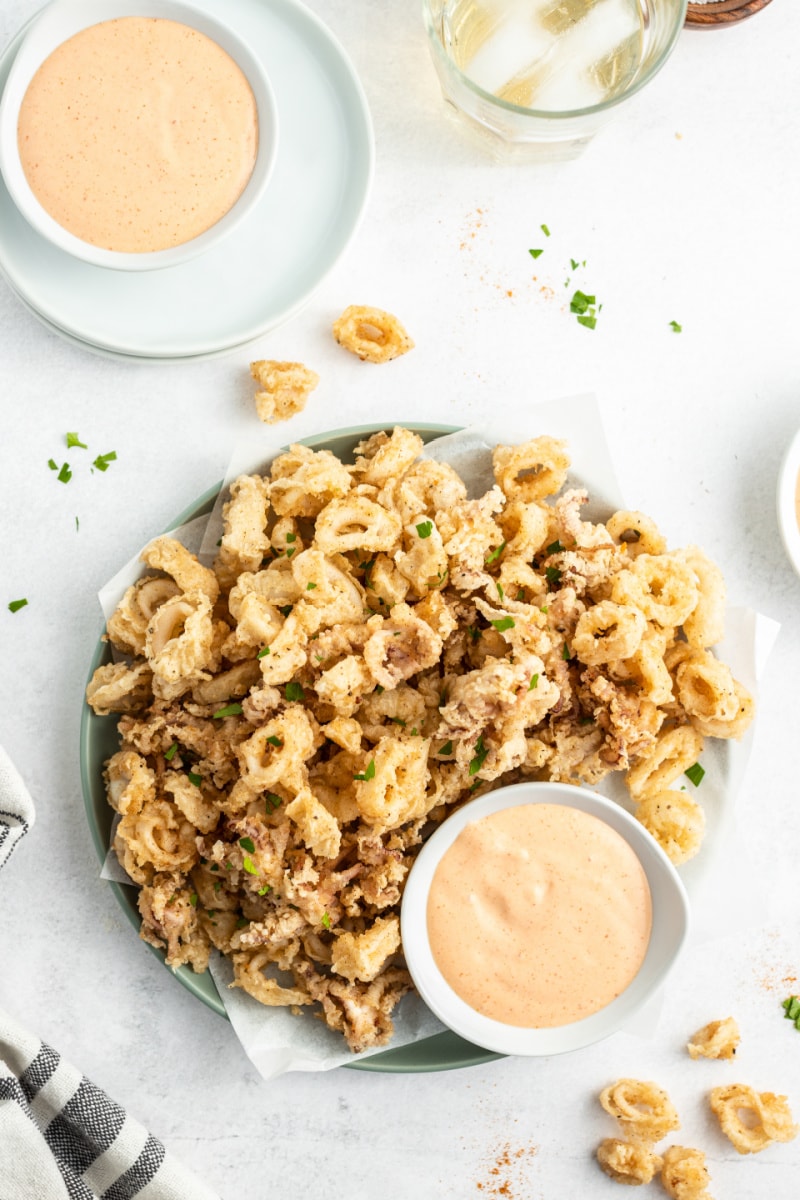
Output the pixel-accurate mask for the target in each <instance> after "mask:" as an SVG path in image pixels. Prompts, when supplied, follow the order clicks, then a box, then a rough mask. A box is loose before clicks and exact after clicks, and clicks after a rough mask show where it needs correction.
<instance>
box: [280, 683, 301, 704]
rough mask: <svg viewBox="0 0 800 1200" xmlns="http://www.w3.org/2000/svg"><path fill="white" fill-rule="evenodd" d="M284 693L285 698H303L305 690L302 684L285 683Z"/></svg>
mask: <svg viewBox="0 0 800 1200" xmlns="http://www.w3.org/2000/svg"><path fill="white" fill-rule="evenodd" d="M284 695H285V696H286V699H287V700H303V699H305V692H304V691H303V685H302V684H301V683H287V685H286V690H285V692H284Z"/></svg>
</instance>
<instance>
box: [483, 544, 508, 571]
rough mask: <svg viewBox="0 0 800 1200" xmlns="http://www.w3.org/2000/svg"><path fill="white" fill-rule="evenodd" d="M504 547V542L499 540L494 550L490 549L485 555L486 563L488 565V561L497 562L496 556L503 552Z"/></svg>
mask: <svg viewBox="0 0 800 1200" xmlns="http://www.w3.org/2000/svg"><path fill="white" fill-rule="evenodd" d="M505 548H506V543H505V542H501V543H500V545H499V546H498V547H497V549H496V550H490V551H489V553H488V554H487V555H486V565H487V566H488V565H489V564H490V563H493V562H497V560H498V558H499V557H500V555H501V554H502V553H503V551H504V550H505Z"/></svg>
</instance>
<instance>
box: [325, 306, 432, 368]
mask: <svg viewBox="0 0 800 1200" xmlns="http://www.w3.org/2000/svg"><path fill="white" fill-rule="evenodd" d="M333 336H334V337H335V338H336V341H337V342H338V343H339V345H340V346H343V347H344V348H345V350H349V351H350V353H351V354H355V355H357V356H358V357H359V358H360V359H361V361H362V362H373V363H384V362H389V361H390V360H391V359H393V358H398V357H399V356H400V355H401V354H406V353H407V351H409V350H413V348H414V342H413V340H412V339H411V338H410V337H409V336H408V334H407V333H406V331H405V329H404V328H403V326H402V325H401V324H400V322H399V321H398V319H397V317H395V316H394V315H393V314H392V313H389V312H385V311H384V310H383V309H382V308H370V307H368V306H367V305H365V304H351V305H349V307H348V308H346V309H345V310H344V312H343V313H342V315H341V316H340V317H339V319H338V321H334V324H333Z"/></svg>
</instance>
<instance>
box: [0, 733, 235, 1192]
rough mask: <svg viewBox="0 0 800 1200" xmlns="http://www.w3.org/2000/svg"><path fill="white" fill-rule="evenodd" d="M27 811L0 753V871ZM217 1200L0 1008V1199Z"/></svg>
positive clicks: (25, 824) (30, 813)
mask: <svg viewBox="0 0 800 1200" xmlns="http://www.w3.org/2000/svg"><path fill="white" fill-rule="evenodd" d="M33 820H34V810H33V803H32V801H31V798H30V795H29V794H28V790H27V788H26V787H25V784H24V783H23V782H22V779H21V778H20V776H19V774H18V773H17V771H16V770H15V768H14V766H13V765H12V763H11V761H10V760H9V758H8V756H7V755H6V754H5V752H4V751H3V749H2V747H0V868H2V867H3V865H4V864H5V863H6V862H7V861H8V859H9V857H10V856H11V853H12V852H13V850H14V849H15V847H16V846H17V845H18V844H19V842H20V840H21V839H22V838H23V837H24V835H25V833H26V832H27V831H28V829H30V827H31V825H32V824H33ZM134 1197H135V1198H136V1200H219V1196H218V1194H217V1193H216V1192H213V1191H211V1190H210V1189H209V1188H207V1187H206V1186H205V1185H204V1184H202V1183H200V1181H199V1180H198V1179H197V1178H196V1177H195V1176H194V1175H192V1173H191V1172H190V1171H188V1170H187V1169H186V1168H185V1167H184V1166H182V1164H181V1163H180V1162H178V1161H176V1159H175V1158H173V1157H172V1155H171V1154H170V1153H169V1152H168V1151H167V1150H165V1148H164V1146H163V1145H162V1143H161V1142H160V1141H158V1139H157V1138H154V1137H153V1136H152V1134H149V1133H148V1132H147V1130H146V1129H145V1128H144V1127H143V1126H142V1125H140V1124H139V1122H138V1121H136V1120H135V1119H134V1118H133V1117H132V1116H130V1114H129V1113H127V1112H126V1111H125V1109H124V1108H122V1107H121V1106H120V1105H119V1104H116V1103H115V1102H114V1101H113V1100H112V1099H111V1098H110V1097H109V1096H107V1095H106V1093H105V1092H104V1091H102V1090H101V1089H100V1088H99V1087H96V1086H95V1084H93V1083H92V1082H91V1081H90V1080H89V1079H87V1078H86V1076H85V1075H82V1074H81V1073H80V1071H78V1070H76V1069H75V1067H73V1066H70V1064H69V1063H67V1062H64V1060H63V1059H62V1058H61V1056H60V1055H59V1054H58V1053H57V1052H56V1051H55V1050H53V1049H51V1047H50V1046H48V1045H46V1044H45V1043H44V1042H42V1041H40V1040H39V1038H37V1037H35V1036H34V1035H33V1034H31V1033H29V1032H28V1031H27V1030H25V1029H23V1028H21V1026H19V1025H18V1024H17V1023H16V1022H15V1021H14V1020H12V1018H11V1017H10V1016H8V1015H7V1014H6V1013H4V1012H3V1011H2V1009H0V1200H133V1198H134Z"/></svg>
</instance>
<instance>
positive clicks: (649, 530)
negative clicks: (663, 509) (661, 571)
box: [606, 509, 667, 558]
mask: <svg viewBox="0 0 800 1200" xmlns="http://www.w3.org/2000/svg"><path fill="white" fill-rule="evenodd" d="M606 529H607V530H608V532H609V533H610V534H611V537H612V538H613V539H614V541H615V542H617V543H618V544H623V545H625V546H627V547H628V554H630V556H631V558H638V557H639V555H640V554H663V553H664V551H665V550H666V548H667V542H666V538H664V537H663V536H662V534H661V533H660V532H659V529H658V526H657V525H656V523H655V521H653V520H651V518H650V517H646V516H645V514H644V513H641V512H636V511H635V510H628V509H621V510H620V511H619V512H615V513H614V515H613V516H611V517H609V519H608V520H607V521H606Z"/></svg>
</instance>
